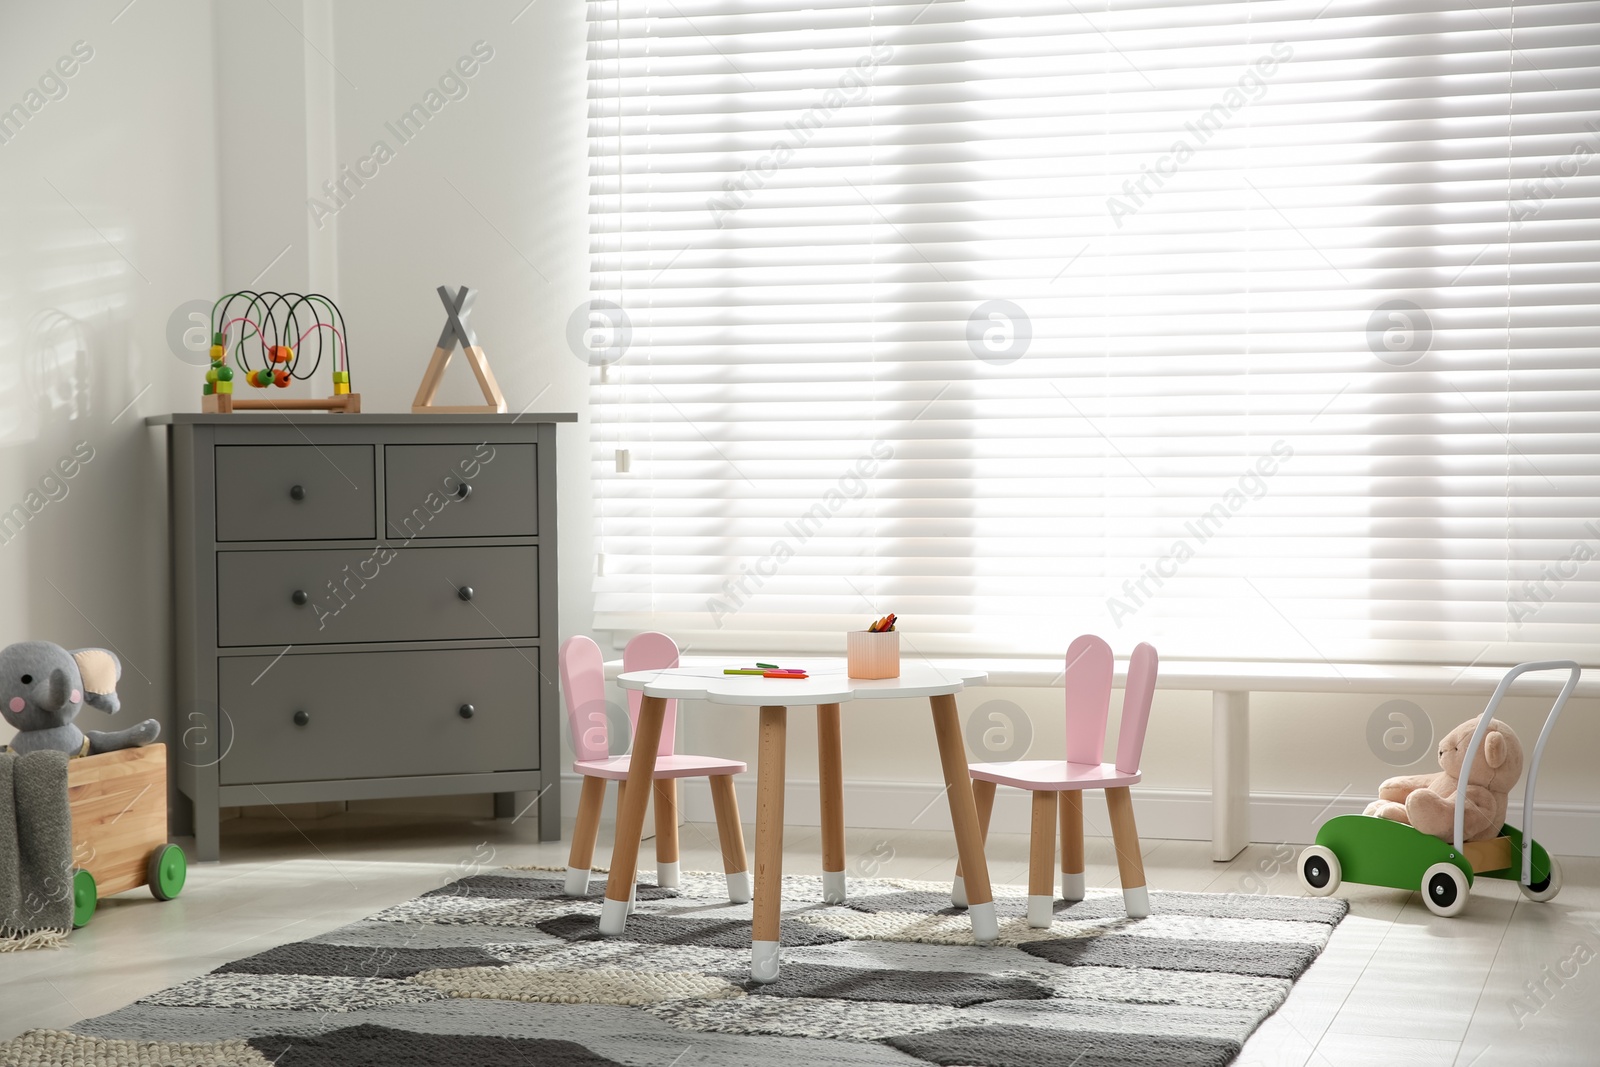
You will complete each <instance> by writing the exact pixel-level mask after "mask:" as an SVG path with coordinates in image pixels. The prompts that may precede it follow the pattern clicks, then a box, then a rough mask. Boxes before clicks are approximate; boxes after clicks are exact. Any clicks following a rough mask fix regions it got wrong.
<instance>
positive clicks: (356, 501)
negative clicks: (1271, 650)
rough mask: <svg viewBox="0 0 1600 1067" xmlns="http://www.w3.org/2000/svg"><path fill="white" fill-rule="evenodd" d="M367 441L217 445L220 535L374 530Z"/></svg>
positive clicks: (307, 535) (328, 536) (315, 536)
mask: <svg viewBox="0 0 1600 1067" xmlns="http://www.w3.org/2000/svg"><path fill="white" fill-rule="evenodd" d="M373 456H374V449H373V447H372V446H371V445H320V446H319V445H219V446H218V447H217V450H216V457H217V461H216V462H217V490H216V491H217V540H218V541H331V540H342V539H348V538H357V537H364V538H371V537H375V536H377V530H376V526H377V522H376V514H377V503H376V497H375V494H374V488H375V485H376V482H375V480H374V470H373Z"/></svg>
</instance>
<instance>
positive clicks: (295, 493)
mask: <svg viewBox="0 0 1600 1067" xmlns="http://www.w3.org/2000/svg"><path fill="white" fill-rule="evenodd" d="M305 498H306V487H305V486H303V485H292V486H290V487H289V499H291V500H304V499H305Z"/></svg>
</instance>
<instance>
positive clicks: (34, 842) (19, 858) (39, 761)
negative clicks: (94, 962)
mask: <svg viewBox="0 0 1600 1067" xmlns="http://www.w3.org/2000/svg"><path fill="white" fill-rule="evenodd" d="M71 929H72V812H71V810H70V809H69V808H68V806H67V755H66V753H64V752H30V753H28V754H27V755H24V756H18V755H15V754H13V753H11V752H0V939H4V943H0V951H4V950H5V949H8V948H10V949H15V948H32V947H35V946H38V945H43V944H51V943H55V942H58V941H59V940H60V939H61V938H62V937H64V936H65V935H66V933H67V932H68V931H69V930H71Z"/></svg>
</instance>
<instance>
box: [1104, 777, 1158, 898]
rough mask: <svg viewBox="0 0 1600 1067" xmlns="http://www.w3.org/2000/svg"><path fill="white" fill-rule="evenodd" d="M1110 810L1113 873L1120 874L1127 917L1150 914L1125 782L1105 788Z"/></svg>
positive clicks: (1137, 836) (1140, 857) (1131, 809)
mask: <svg viewBox="0 0 1600 1067" xmlns="http://www.w3.org/2000/svg"><path fill="white" fill-rule="evenodd" d="M1106 807H1107V808H1109V809H1110V810H1111V839H1112V841H1113V842H1115V844H1116V846H1117V873H1118V874H1120V875H1121V876H1122V901H1123V903H1124V904H1125V905H1127V908H1128V917H1129V918H1130V919H1142V918H1144V917H1145V916H1147V915H1149V914H1150V892H1149V890H1148V889H1146V888H1145V884H1144V856H1143V855H1142V854H1141V853H1140V851H1139V828H1138V827H1137V826H1135V825H1134V822H1133V795H1132V794H1131V793H1129V792H1128V787H1127V786H1125V785H1124V786H1117V787H1116V788H1114V789H1107V790H1106Z"/></svg>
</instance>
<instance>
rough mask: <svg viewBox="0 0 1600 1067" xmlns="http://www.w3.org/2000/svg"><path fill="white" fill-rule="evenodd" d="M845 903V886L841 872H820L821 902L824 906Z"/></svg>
mask: <svg viewBox="0 0 1600 1067" xmlns="http://www.w3.org/2000/svg"><path fill="white" fill-rule="evenodd" d="M844 901H845V885H844V872H843V871H823V872H822V902H823V903H824V904H843V903H844Z"/></svg>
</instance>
